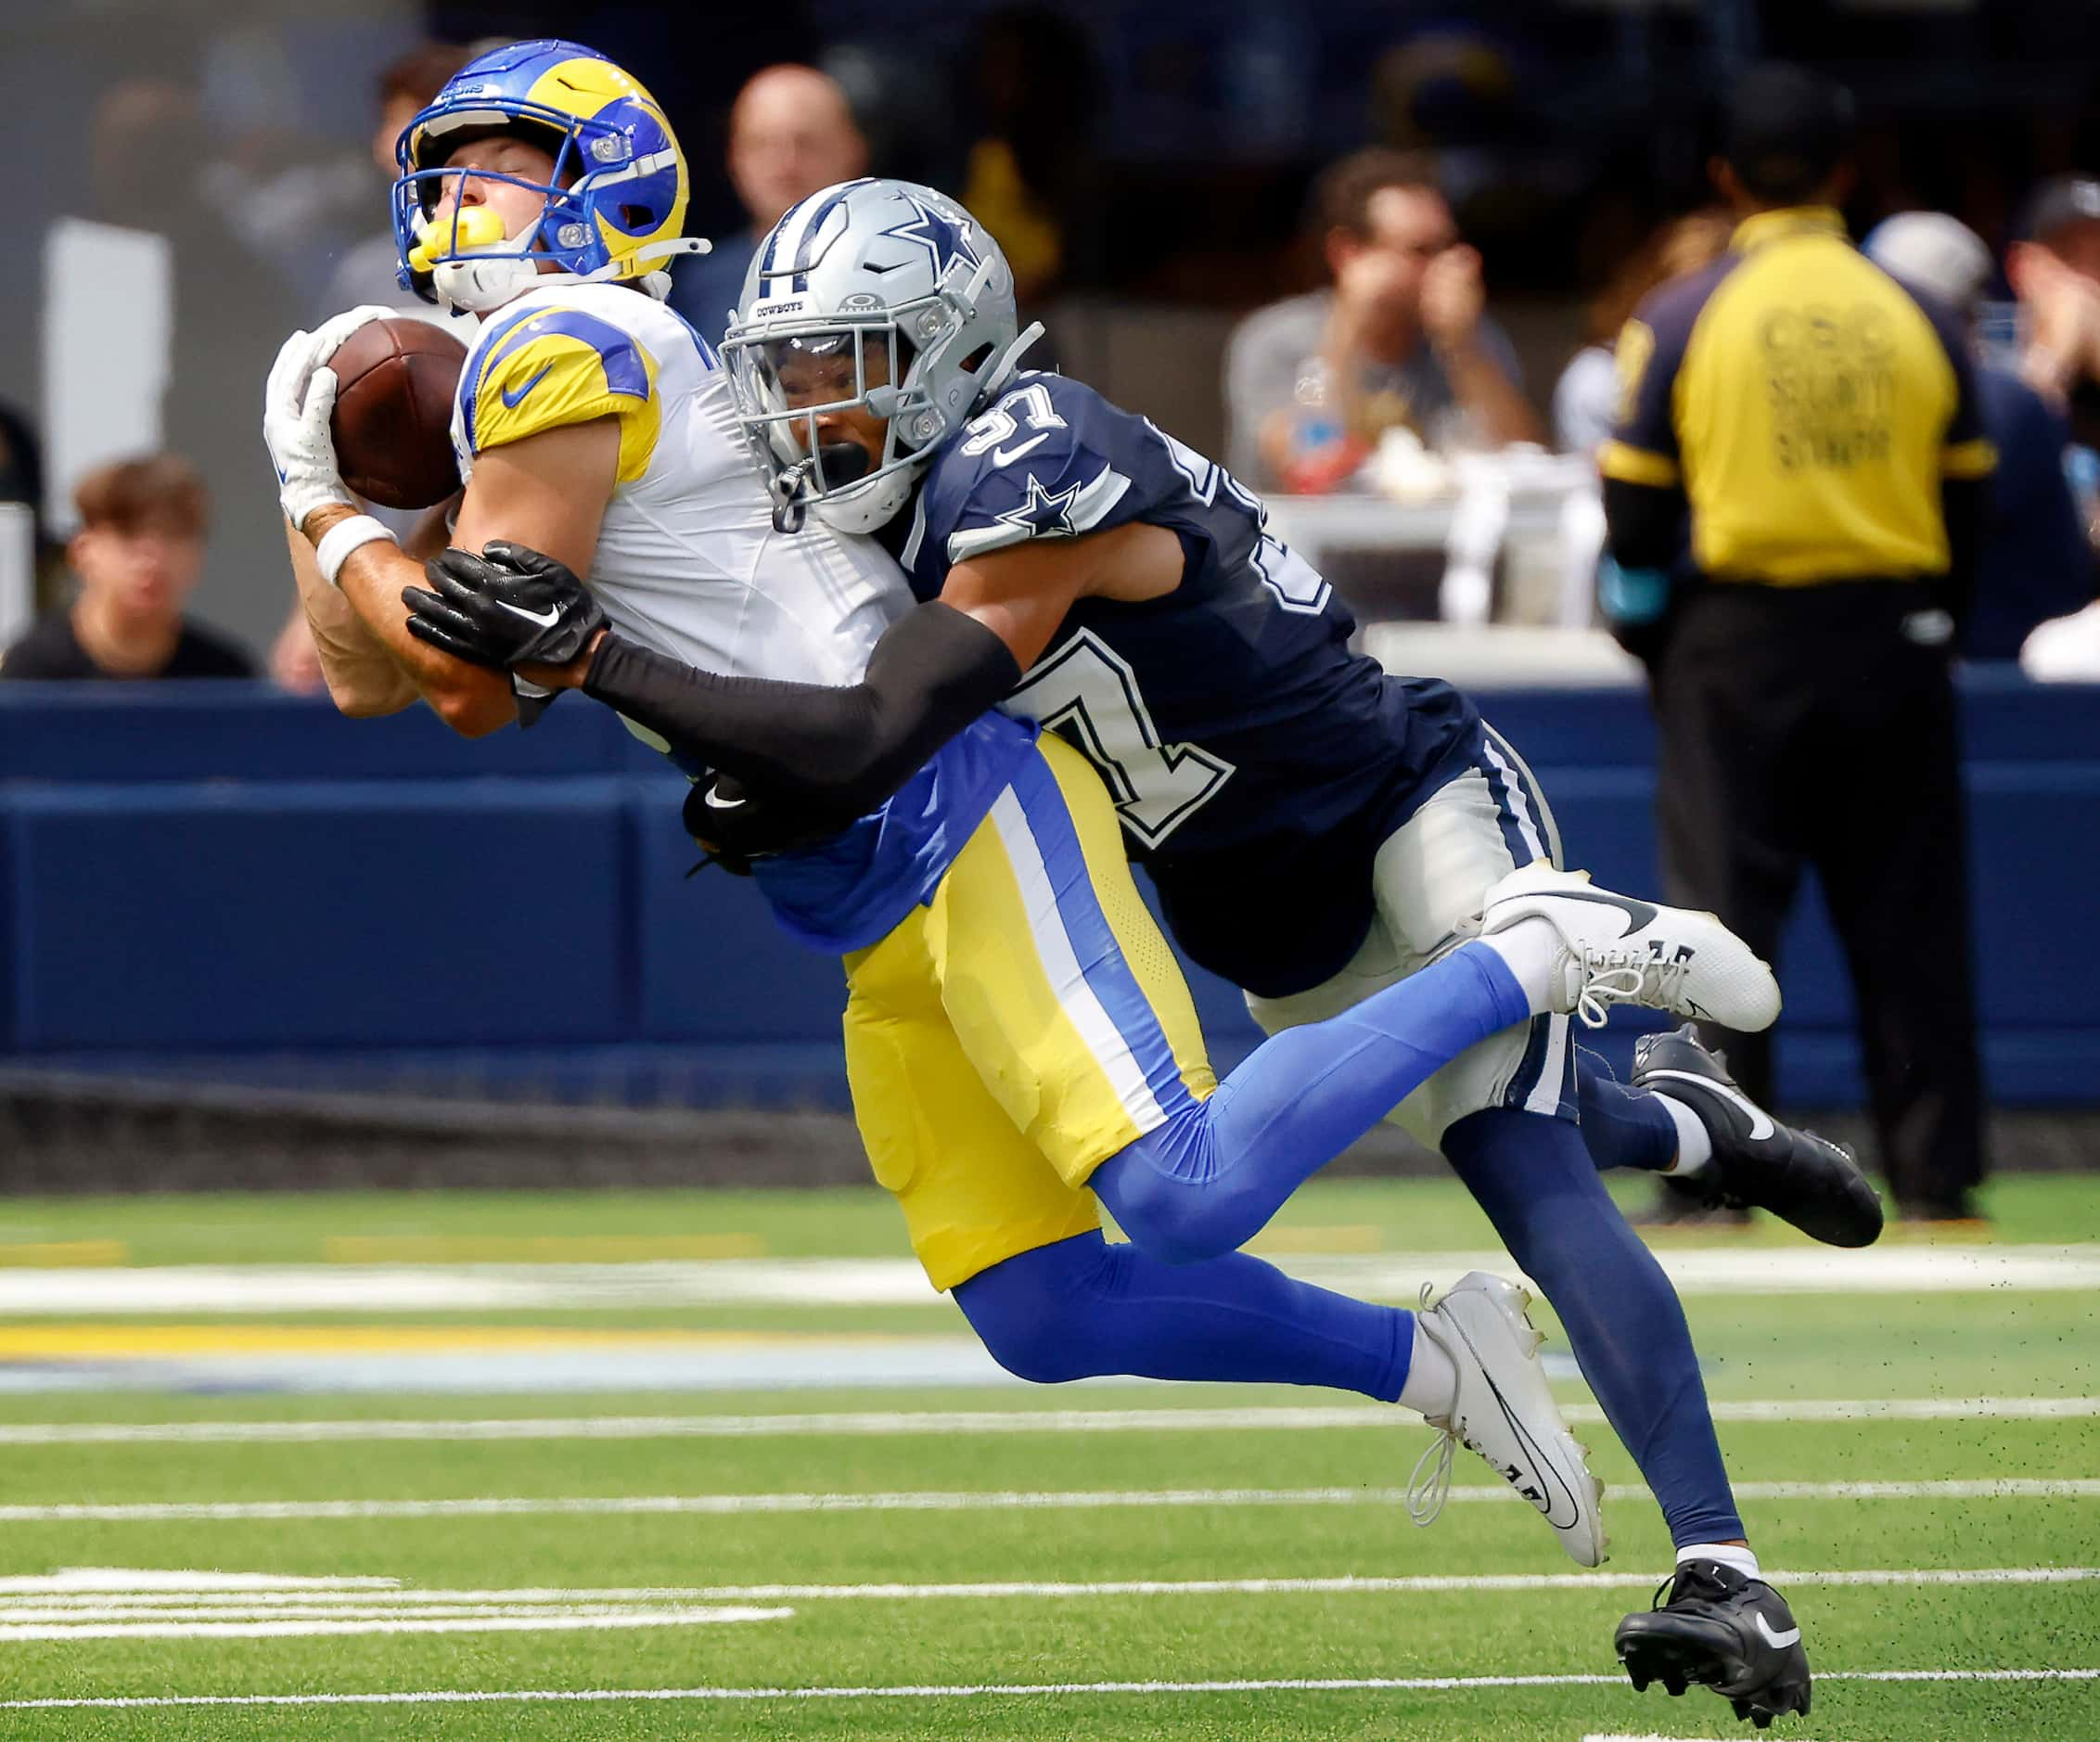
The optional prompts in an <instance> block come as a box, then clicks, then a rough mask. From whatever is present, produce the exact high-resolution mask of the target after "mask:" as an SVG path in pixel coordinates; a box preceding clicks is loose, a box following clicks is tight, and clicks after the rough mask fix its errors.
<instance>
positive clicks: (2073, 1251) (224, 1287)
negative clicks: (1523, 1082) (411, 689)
mask: <svg viewBox="0 0 2100 1742" xmlns="http://www.w3.org/2000/svg"><path fill="white" fill-rule="evenodd" d="M1656 1256H1657V1258H1658V1260H1660V1262H1661V1263H1662V1267H1663V1269H1664V1270H1665V1271H1667V1272H1668V1273H1669V1274H1670V1279H1671V1282H1673V1283H1674V1284H1675V1285H1676V1286H1677V1290H1678V1292H1679V1293H1680V1294H1697V1295H1706V1294H1886V1293H1900V1294H1919V1293H1945V1292H1961V1291H1971V1290H1980V1289H2005V1290H2014V1291H2022V1292H2034V1291H2037V1290H2044V1289H2054V1290H2066V1289H2073V1290H2075V1289H2086V1288H2092V1287H2100V1244H2091V1243H2089V1244H2082V1245H2039V1244H2036V1245H2018V1246H2012V1245H2007V1246H1997V1245H1968V1246H1939V1245H1933V1246H1902V1245H1898V1244H1895V1243H1889V1244H1888V1245H1884V1246H1876V1247H1872V1248H1868V1249H1865V1250H1861V1251H1839V1250H1837V1249H1832V1248H1828V1247H1759V1246H1716V1247H1673V1248H1667V1249H1661V1250H1658V1252H1657V1254H1656ZM1279 1262H1281V1264H1282V1265H1283V1267H1284V1268H1285V1269H1286V1270H1288V1271H1289V1272H1290V1273H1291V1274H1293V1275H1297V1276H1301V1277H1303V1278H1304V1279H1305V1280H1307V1281H1309V1282H1316V1283H1319V1284H1321V1285H1323V1286H1324V1287H1332V1288H1341V1289H1345V1290H1348V1291H1350V1292H1352V1293H1356V1294H1371V1295H1376V1296H1378V1297H1380V1298H1384V1299H1389V1300H1413V1299H1414V1297H1415V1290H1416V1288H1418V1287H1420V1286H1421V1284H1422V1283H1423V1282H1424V1281H1425V1280H1430V1281H1435V1280H1452V1279H1455V1278H1456V1277H1458V1276H1460V1275H1462V1274H1465V1273H1466V1271H1468V1270H1489V1271H1495V1272H1503V1273H1507V1272H1510V1271H1512V1269H1513V1265H1512V1263H1511V1261H1510V1258H1509V1255H1508V1254H1507V1253H1506V1252H1500V1251H1481V1252H1366V1253H1361V1254H1353V1253H1352V1254H1284V1255H1280V1257H1279ZM939 1300H940V1297H939V1296H938V1295H936V1294H935V1293H934V1292H933V1291H932V1290H931V1289H930V1288H928V1287H927V1282H926V1275H925V1273H924V1272H923V1271H921V1270H920V1269H919V1267H918V1265H917V1264H916V1262H914V1261H912V1260H911V1259H908V1258H853V1259H847V1258H807V1259H792V1258H788V1259H782V1258H733V1259H714V1260H668V1261H656V1262H637V1263H616V1264H168V1265H134V1266H104V1267H95V1268H86V1267H65V1268H51V1269H40V1270H31V1269H16V1268H13V1267H11V1266H10V1267H7V1268H6V1269H5V1270H0V1316H10V1317H27V1316H33V1317H81V1316H85V1315H96V1316H107V1315H109V1314H124V1313H262V1314H266V1315H270V1316H279V1315H282V1314H285V1313H325V1312H357V1313H434V1312H479V1311H488V1310H496V1309H506V1308H548V1307H576V1308H585V1307H629V1306H640V1305H682V1306H721V1305H749V1304H751V1303H753V1302H764V1303H771V1304H776V1305H789V1306H883V1305H925V1306H932V1305H934V1304H936V1303H937V1302H938V1301H939Z"/></svg>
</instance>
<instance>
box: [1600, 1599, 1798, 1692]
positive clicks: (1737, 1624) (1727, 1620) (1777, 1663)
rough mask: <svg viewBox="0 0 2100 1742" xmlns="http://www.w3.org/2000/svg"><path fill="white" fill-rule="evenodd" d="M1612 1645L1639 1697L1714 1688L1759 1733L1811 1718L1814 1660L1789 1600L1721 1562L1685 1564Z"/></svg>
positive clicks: (1624, 1623)
mask: <svg viewBox="0 0 2100 1742" xmlns="http://www.w3.org/2000/svg"><path fill="white" fill-rule="evenodd" d="M1665 1594H1667V1600H1666V1596H1665ZM1611 1643H1612V1645H1613V1646H1614V1647H1615V1648H1616V1649H1617V1651H1618V1653H1619V1661H1620V1663H1621V1664H1622V1665H1624V1666H1625V1670H1626V1674H1627V1678H1628V1679H1629V1680H1630V1681H1632V1683H1633V1691H1634V1692H1635V1693H1636V1694H1637V1693H1640V1692H1641V1691H1642V1690H1643V1689H1645V1687H1646V1686H1647V1684H1649V1683H1650V1682H1660V1683H1661V1684H1662V1685H1663V1687H1664V1688H1665V1690H1667V1691H1668V1692H1669V1693H1671V1694H1672V1695H1677V1694H1682V1693H1683V1692H1684V1690H1685V1689H1686V1688H1687V1687H1690V1686H1692V1685H1694V1684H1698V1685H1700V1686H1704V1687H1710V1688H1712V1689H1713V1691H1714V1692H1715V1693H1717V1694H1719V1695H1720V1696H1721V1697H1722V1698H1723V1699H1725V1700H1727V1701H1728V1703H1729V1704H1730V1705H1731V1706H1733V1707H1734V1708H1735V1715H1736V1717H1738V1718H1747V1719H1748V1720H1749V1721H1750V1723H1754V1724H1755V1725H1757V1727H1758V1728H1759V1729H1760V1730H1765V1729H1769V1728H1771V1725H1772V1721H1773V1719H1774V1718H1777V1717H1780V1716H1783V1715H1784V1714H1786V1713H1787V1712H1799V1713H1800V1714H1802V1715H1803V1716H1806V1715H1807V1712H1808V1709H1809V1657H1808V1653H1807V1652H1805V1651H1803V1650H1802V1649H1801V1630H1800V1629H1799V1627H1797V1626H1796V1625H1795V1624H1794V1616H1793V1611H1792V1610H1790V1609H1789V1608H1787V1607H1786V1598H1785V1597H1783V1596H1781V1595H1779V1593H1778V1592H1776V1591H1774V1590H1773V1588H1772V1587H1771V1586H1770V1585H1768V1584H1766V1583H1765V1582H1764V1581H1763V1580H1761V1579H1750V1578H1746V1577H1745V1576H1744V1575H1743V1574H1742V1573H1739V1572H1737V1571H1736V1570H1735V1568H1733V1567H1724V1566H1722V1564H1721V1563H1720V1562H1719V1561H1714V1560H1687V1561H1680V1562H1679V1563H1678V1567H1677V1570H1676V1572H1675V1573H1674V1574H1673V1575H1671V1577H1670V1578H1669V1579H1667V1580H1665V1581H1664V1582H1663V1584H1662V1587H1661V1589H1660V1590H1658V1591H1657V1593H1656V1602H1655V1607H1654V1608H1650V1609H1645V1610H1643V1611H1641V1612H1640V1613H1638V1614H1633V1615H1629V1616H1628V1617H1627V1618H1626V1619H1625V1620H1622V1621H1620V1623H1619V1631H1618V1632H1617V1633H1614V1634H1613V1635H1612V1641H1611Z"/></svg>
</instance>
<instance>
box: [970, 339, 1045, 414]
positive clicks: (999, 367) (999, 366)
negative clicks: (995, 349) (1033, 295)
mask: <svg viewBox="0 0 2100 1742" xmlns="http://www.w3.org/2000/svg"><path fill="white" fill-rule="evenodd" d="M1042 337H1043V323H1042V322H1041V321H1031V322H1029V324H1028V325H1027V326H1026V327H1023V328H1022V329H1021V332H1020V335H1019V337H1018V338H1017V339H1015V340H1014V342H1013V343H1012V344H1010V345H1008V346H1007V347H1006V348H1005V350H1004V351H1002V352H1000V353H999V360H998V362H996V363H994V364H993V365H992V373H991V374H990V375H988V376H986V377H985V378H984V392H983V395H982V398H981V399H980V401H979V403H980V404H981V403H983V400H986V399H992V398H995V397H996V396H997V395H998V394H999V393H1000V392H1001V391H1004V390H1005V385H1006V383H1007V382H1008V381H1010V380H1012V379H1013V378H1014V377H1015V376H1016V375H1017V374H1018V373H1019V371H1020V366H1021V355H1022V353H1023V352H1026V351H1027V350H1028V348H1029V347H1030V346H1031V345H1032V344H1034V343H1035V341H1036V340H1037V339H1041V338H1042Z"/></svg>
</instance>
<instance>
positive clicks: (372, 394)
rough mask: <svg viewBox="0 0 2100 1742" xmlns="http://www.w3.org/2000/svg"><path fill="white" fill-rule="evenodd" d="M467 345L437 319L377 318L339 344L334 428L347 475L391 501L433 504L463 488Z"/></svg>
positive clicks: (384, 502) (357, 487)
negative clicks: (458, 445)
mask: <svg viewBox="0 0 2100 1742" xmlns="http://www.w3.org/2000/svg"><path fill="white" fill-rule="evenodd" d="M466 361H467V347H466V346H465V345H463V344H461V343H460V342H459V340H458V339H455V338H454V337H453V336H452V335H451V334H450V333H448V332H446V331H445V330H444V329H443V328H442V327H434V326H432V325H431V324H430V323H429V321H419V320H416V319H414V318H413V317H411V316H403V317H401V318H399V319H396V320H385V321H369V322H367V323H366V324H365V326H363V327H359V328H358V329H357V330H356V331H355V332H353V333H352V334H351V336H350V337H349V338H348V339H344V340H343V341H342V343H341V344H339V345H338V346H337V347H336V352H335V355H334V356H332V357H330V358H329V359H328V367H329V368H331V369H333V370H334V371H335V372H336V409H335V416H334V417H333V418H332V419H331V420H330V424H329V428H330V429H331V430H332V431H333V433H334V435H335V440H336V463H337V465H338V466H339V467H340V468H341V469H342V480H343V482H344V483H346V484H348V485H349V486H350V487H351V488H352V490H354V491H356V492H357V493H358V494H359V495H361V496H363V497H364V498H365V501H367V502H376V503H378V505H379V506H381V507H385V508H428V507H429V506H430V505H431V504H433V503H437V502H442V501H443V500H444V499H445V498H446V497H447V496H449V495H451V494H452V493H453V492H454V491H455V490H457V489H458V488H459V465H458V462H457V461H456V460H455V458H454V457H453V452H452V401H453V395H454V394H455V392H457V391H458V389H459V370H460V365H462V364H464V363H465V362H466Z"/></svg>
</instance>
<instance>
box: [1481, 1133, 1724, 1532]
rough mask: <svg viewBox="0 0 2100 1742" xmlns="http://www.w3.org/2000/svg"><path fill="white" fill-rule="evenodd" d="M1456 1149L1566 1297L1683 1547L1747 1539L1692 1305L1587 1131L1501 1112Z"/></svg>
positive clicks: (1563, 1313) (1594, 1376)
mask: <svg viewBox="0 0 2100 1742" xmlns="http://www.w3.org/2000/svg"><path fill="white" fill-rule="evenodd" d="M1443 1149H1444V1154H1445V1156H1446V1157H1448V1158H1449V1159H1450V1161H1451V1164H1452V1166H1453V1168H1454V1169H1456V1170H1457V1172H1458V1177H1459V1178H1460V1179H1462V1180H1464V1181H1465V1182H1466V1189H1467V1190H1468V1191H1470V1192H1471V1193H1472V1194H1473V1196H1474V1197H1475V1198H1477V1199H1479V1205H1480V1208H1481V1209H1483V1210H1486V1211H1487V1212H1488V1219H1489V1220H1490V1221H1491V1222H1492V1223H1494V1224H1495V1231H1496V1232H1497V1233H1498V1234H1500V1235H1501V1236H1502V1237H1503V1243H1504V1244H1505V1245H1506V1246H1507V1247H1508V1248H1509V1249H1510V1251H1511V1253H1512V1254H1514V1255H1515V1257H1516V1259H1517V1263H1518V1264H1520V1265H1521V1266H1522V1267H1523V1269H1524V1271H1525V1274H1528V1275H1529V1276H1530V1277H1531V1279H1532V1280H1533V1281H1534V1282H1536V1283H1537V1284H1538V1285H1539V1287H1541V1288H1542V1289H1543V1290H1544V1292H1545V1297H1546V1299H1547V1300H1550V1301H1552V1302H1553V1309H1554V1311H1555V1312H1556V1313H1559V1315H1560V1322H1561V1324H1562V1325H1564V1326H1566V1327H1567V1330H1568V1339H1569V1342H1570V1343H1571V1344H1573V1345H1574V1349H1575V1358H1576V1360H1577V1361H1579V1362H1580V1363H1581V1367H1582V1377H1584V1378H1585V1379H1587V1380H1588V1381H1589V1382H1590V1389H1591V1390H1593V1391H1594V1392H1595V1393H1596V1396H1597V1402H1598V1403H1601V1404H1603V1405H1604V1413H1605V1415H1606V1416H1607V1418H1608V1419H1609V1421H1610V1423H1611V1426H1612V1430H1613V1431H1614V1432H1615V1433H1617V1434H1618V1435H1619V1437H1620V1440H1621V1441H1624V1443H1625V1446H1626V1449H1627V1450H1628V1451H1629V1452H1631V1453H1632V1454H1633V1462H1634V1463H1636V1464H1637V1465H1639V1466H1640V1468H1641V1474H1642V1475H1643V1476H1644V1477H1645V1478H1646V1479H1647V1484H1648V1486H1649V1487H1650V1488H1651V1489H1652V1490H1654V1492H1655V1497H1656V1499H1657V1501H1658V1502H1659V1503H1660V1505H1661V1506H1662V1516H1663V1518H1665V1519H1666V1520H1667V1521H1668V1523H1669V1525H1670V1531H1671V1538H1672V1540H1673V1541H1675V1542H1676V1543H1680V1544H1682V1543H1725V1542H1733V1541H1735V1539H1736V1538H1739V1537H1740V1536H1742V1534H1743V1520H1742V1518H1740V1517H1739V1516H1737V1514H1736V1511H1735V1496H1734V1495H1733V1494H1732V1493H1731V1492H1729V1487H1728V1472H1727V1470H1726V1469H1725V1468H1723V1467H1722V1462H1721V1445H1720V1442H1719V1441H1717V1440H1716V1439H1715V1437H1714V1431H1713V1417H1712V1415H1710V1414H1709V1412H1708V1409H1707V1400H1706V1385H1705V1382H1704V1381H1703V1380H1702V1379H1701V1378H1700V1377H1699V1362H1698V1356H1697V1353H1695V1352H1694V1351H1693V1348H1692V1333H1691V1330H1690V1327H1689V1326H1686V1324H1685V1323H1684V1307H1683V1306H1682V1305H1680V1304H1679V1302H1678V1300H1677V1293H1676V1290H1675V1289H1673V1288H1672V1287H1671V1286H1670V1278H1669V1277H1667V1276H1665V1275H1664V1274H1662V1266H1661V1265H1660V1264H1658V1263H1657V1262H1656V1261H1655V1255H1654V1254H1653V1253H1652V1252H1650V1251H1649V1250H1648V1249H1647V1248H1646V1247H1645V1246H1643V1245H1642V1244H1641V1242H1640V1239H1639V1236H1636V1235H1635V1234H1634V1232H1633V1229H1632V1228H1630V1227H1628V1226H1627V1225H1626V1219H1625V1217H1623V1216H1621V1215H1620V1213H1619V1210H1618V1208H1617V1207H1616V1206H1615V1205H1614V1204H1613V1203H1612V1201H1611V1198H1610V1197H1609V1195H1608V1194H1607V1192H1606V1191H1605V1188H1604V1182H1603V1181H1602V1180H1600V1179H1599V1178H1598V1177H1597V1171H1596V1167H1595V1165H1594V1163H1593V1162H1592V1160H1591V1159H1590V1154H1589V1151H1588V1150H1587V1149H1585V1148H1584V1147H1583V1146H1582V1139H1581V1134H1579V1133H1577V1132H1576V1131H1575V1130H1574V1129H1573V1128H1572V1127H1571V1126H1569V1125H1568V1124H1567V1123H1566V1122H1565V1121H1559V1120H1551V1119H1541V1118H1539V1117H1538V1116H1537V1115H1536V1114H1533V1113H1522V1112H1517V1111H1514V1110H1512V1109H1509V1108H1489V1109H1488V1110H1487V1111H1486V1112H1482V1113H1473V1114H1470V1115H1468V1116H1467V1117H1466V1118H1465V1119H1462V1120H1460V1121H1458V1122H1457V1123H1456V1124H1455V1125H1453V1127H1452V1128H1451V1129H1450V1130H1449V1131H1447V1132H1445V1133H1444V1138H1443Z"/></svg>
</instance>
